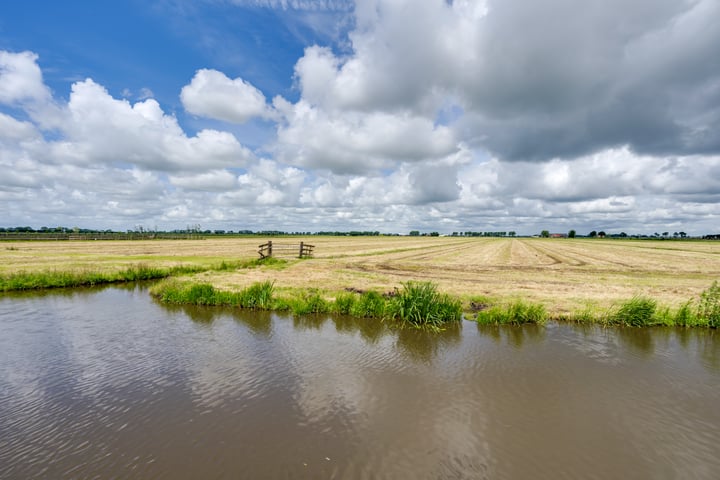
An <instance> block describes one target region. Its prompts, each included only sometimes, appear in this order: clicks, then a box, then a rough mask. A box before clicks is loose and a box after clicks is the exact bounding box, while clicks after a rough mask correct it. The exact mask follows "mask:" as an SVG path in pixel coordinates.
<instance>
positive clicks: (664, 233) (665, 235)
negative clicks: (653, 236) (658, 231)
mask: <svg viewBox="0 0 720 480" xmlns="http://www.w3.org/2000/svg"><path fill="white" fill-rule="evenodd" d="M662 235H663V237H667V236H668V235H670V232H663V234H662Z"/></svg>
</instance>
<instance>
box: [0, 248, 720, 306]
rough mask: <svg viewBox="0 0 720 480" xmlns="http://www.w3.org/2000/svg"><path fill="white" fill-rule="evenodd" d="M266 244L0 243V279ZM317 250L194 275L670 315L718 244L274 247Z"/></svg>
mask: <svg viewBox="0 0 720 480" xmlns="http://www.w3.org/2000/svg"><path fill="white" fill-rule="evenodd" d="M266 240H267V239H265V238H262V237H250V238H211V239H205V240H154V241H96V242H92V241H56V242H3V243H0V274H9V273H12V272H15V271H21V270H23V271H33V270H73V269H75V270H77V269H116V268H122V267H125V266H127V265H129V264H138V263H143V264H147V265H159V266H170V265H179V264H212V263H217V262H220V261H223V260H238V259H250V258H257V246H258V245H259V244H261V243H264V242H265V241H266ZM273 241H274V242H276V243H277V244H289V243H292V244H297V243H299V242H300V241H304V242H307V243H310V244H313V245H315V257H314V258H313V259H309V260H296V259H292V258H288V264H287V265H285V266H284V268H277V267H261V268H256V269H250V270H238V271H230V272H211V273H205V274H199V275H198V276H197V278H198V279H202V280H203V281H208V282H210V283H213V284H215V285H216V286H218V287H221V288H228V289H234V288H241V287H245V286H247V285H249V284H250V283H253V282H255V281H262V280H274V281H275V282H276V286H277V288H280V289H283V288H308V287H314V288H319V289H322V290H325V291H328V292H333V291H340V290H343V289H345V288H351V287H352V288H356V289H361V290H367V289H376V290H379V291H388V290H392V289H393V288H394V287H397V286H399V285H400V284H401V283H402V282H406V281H410V280H429V281H433V282H435V283H437V284H438V286H439V288H440V289H441V290H442V291H446V292H448V293H452V294H455V295H459V296H462V297H464V298H466V299H469V298H476V297H483V296H484V297H489V298H490V299H509V298H524V299H527V300H530V301H539V302H542V303H544V304H545V305H546V306H547V308H548V309H549V310H550V311H551V312H555V313H562V312H567V311H571V310H576V309H578V308H583V307H584V306H595V307H597V306H600V307H607V306H610V305H612V304H613V303H615V302H618V301H623V300H627V299H629V298H631V297H632V296H634V295H646V296H650V297H652V298H655V299H657V300H658V301H659V302H660V303H662V304H665V305H668V306H677V305H680V304H681V303H683V302H685V301H687V300H690V299H692V298H696V297H697V295H698V294H699V293H700V292H701V291H703V290H704V289H706V288H707V287H708V286H709V285H710V284H711V283H712V282H713V281H714V280H720V242H712V241H707V242H703V241H637V240H614V239H613V240H601V239H538V238H512V239H511V238H462V237H460V238H454V237H305V238H297V237H288V238H284V237H277V238H274V239H273Z"/></svg>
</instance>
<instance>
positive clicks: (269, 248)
mask: <svg viewBox="0 0 720 480" xmlns="http://www.w3.org/2000/svg"><path fill="white" fill-rule="evenodd" d="M267 245H268V257H272V240H268V243H267Z"/></svg>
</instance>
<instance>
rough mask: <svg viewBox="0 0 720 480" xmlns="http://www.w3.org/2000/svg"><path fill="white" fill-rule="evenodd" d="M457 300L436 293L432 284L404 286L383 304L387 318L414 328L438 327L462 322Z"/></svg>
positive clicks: (459, 305) (421, 283)
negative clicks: (397, 320) (448, 323)
mask: <svg viewBox="0 0 720 480" xmlns="http://www.w3.org/2000/svg"><path fill="white" fill-rule="evenodd" d="M462 314H463V309H462V304H461V302H460V300H458V299H456V298H452V297H450V296H449V295H447V294H442V293H440V292H438V290H437V286H436V285H435V284H434V283H431V282H406V283H403V284H402V288H401V289H400V290H399V291H398V292H397V294H396V295H395V296H394V297H391V298H390V299H389V300H388V302H387V304H386V316H388V317H391V318H395V319H399V320H402V321H404V322H407V323H409V324H411V325H414V326H430V327H441V326H442V325H443V324H444V323H446V322H451V321H459V320H461V319H462Z"/></svg>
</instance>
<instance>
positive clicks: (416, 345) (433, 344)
mask: <svg viewBox="0 0 720 480" xmlns="http://www.w3.org/2000/svg"><path fill="white" fill-rule="evenodd" d="M461 334H462V327H461V324H460V322H453V323H448V324H446V325H445V327H443V329H442V330H437V329H423V328H407V325H406V327H405V328H402V327H401V328H399V329H397V342H396V345H397V347H398V349H400V350H401V351H402V352H404V353H405V354H407V355H408V356H409V357H410V358H412V359H414V360H419V361H423V362H429V361H431V360H433V359H434V358H435V357H436V356H437V355H438V353H439V352H440V351H441V350H442V349H443V348H447V347H450V346H453V345H457V344H458V343H459V342H460V340H461V339H462V335H461Z"/></svg>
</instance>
